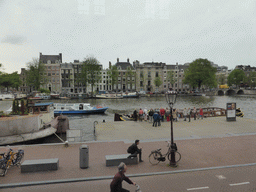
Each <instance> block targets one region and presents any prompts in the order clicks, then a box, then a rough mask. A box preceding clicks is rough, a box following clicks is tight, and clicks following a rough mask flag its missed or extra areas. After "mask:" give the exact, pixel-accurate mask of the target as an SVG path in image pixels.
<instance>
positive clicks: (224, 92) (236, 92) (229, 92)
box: [216, 89, 256, 95]
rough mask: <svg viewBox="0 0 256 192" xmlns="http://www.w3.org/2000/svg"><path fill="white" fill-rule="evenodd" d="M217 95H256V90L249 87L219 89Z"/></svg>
mask: <svg viewBox="0 0 256 192" xmlns="http://www.w3.org/2000/svg"><path fill="white" fill-rule="evenodd" d="M216 95H256V90H248V89H218V90H217V92H216Z"/></svg>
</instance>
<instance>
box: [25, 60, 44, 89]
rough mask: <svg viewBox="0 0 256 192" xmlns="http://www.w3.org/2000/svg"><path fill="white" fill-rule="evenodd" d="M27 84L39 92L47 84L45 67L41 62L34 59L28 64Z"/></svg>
mask: <svg viewBox="0 0 256 192" xmlns="http://www.w3.org/2000/svg"><path fill="white" fill-rule="evenodd" d="M27 68H28V69H27V71H26V84H27V85H28V86H30V87H34V88H35V90H38V89H39V88H40V86H41V85H43V84H44V83H45V77H44V72H45V65H44V64H43V63H42V62H41V61H40V60H39V59H35V58H33V59H32V61H30V62H29V63H27Z"/></svg>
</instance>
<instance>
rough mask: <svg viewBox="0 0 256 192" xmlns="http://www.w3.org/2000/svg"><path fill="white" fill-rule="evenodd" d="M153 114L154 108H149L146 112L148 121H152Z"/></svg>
mask: <svg viewBox="0 0 256 192" xmlns="http://www.w3.org/2000/svg"><path fill="white" fill-rule="evenodd" d="M153 115H154V110H153V109H152V108H151V109H150V110H149V112H148V116H149V121H150V122H151V123H152V120H153Z"/></svg>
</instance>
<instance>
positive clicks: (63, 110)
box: [54, 103, 108, 115]
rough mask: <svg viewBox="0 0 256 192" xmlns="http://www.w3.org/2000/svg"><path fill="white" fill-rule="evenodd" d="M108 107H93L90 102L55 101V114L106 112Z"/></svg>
mask: <svg viewBox="0 0 256 192" xmlns="http://www.w3.org/2000/svg"><path fill="white" fill-rule="evenodd" d="M107 109H108V107H102V106H99V105H98V106H96V107H92V106H91V105H90V104H89V103H54V115H61V114H95V113H105V111H106V110H107Z"/></svg>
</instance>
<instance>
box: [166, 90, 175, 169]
mask: <svg viewBox="0 0 256 192" xmlns="http://www.w3.org/2000/svg"><path fill="white" fill-rule="evenodd" d="M176 98H177V92H176V91H173V90H172V89H171V88H170V90H168V91H167V92H166V93H165V99H166V102H167V103H168V105H169V107H170V112H171V113H170V114H171V160H170V166H172V167H176V160H175V152H176V151H177V146H176V143H174V142H173V117H172V108H173V105H174V103H175V102H176Z"/></svg>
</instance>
